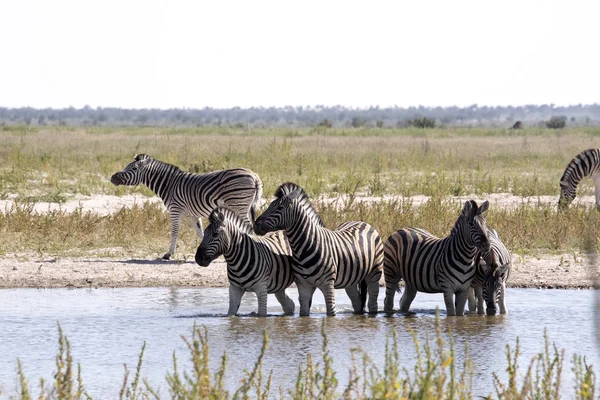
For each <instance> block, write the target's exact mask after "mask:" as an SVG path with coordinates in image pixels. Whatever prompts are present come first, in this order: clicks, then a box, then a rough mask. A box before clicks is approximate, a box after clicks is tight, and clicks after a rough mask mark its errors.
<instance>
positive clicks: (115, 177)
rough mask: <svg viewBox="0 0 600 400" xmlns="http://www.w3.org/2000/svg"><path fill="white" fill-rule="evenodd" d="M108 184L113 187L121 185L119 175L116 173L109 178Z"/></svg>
mask: <svg viewBox="0 0 600 400" xmlns="http://www.w3.org/2000/svg"><path fill="white" fill-rule="evenodd" d="M110 183H112V184H113V185H115V186H119V185H121V184H122V180H121V175H120V174H119V173H118V172H117V173H116V174H114V175H113V176H111V177H110Z"/></svg>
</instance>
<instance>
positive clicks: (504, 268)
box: [494, 263, 510, 277]
mask: <svg viewBox="0 0 600 400" xmlns="http://www.w3.org/2000/svg"><path fill="white" fill-rule="evenodd" d="M508 268H510V263H506V264H504V265H501V266H499V267H498V268H496V270H495V271H494V276H495V277H499V276H503V275H505V274H506V271H508Z"/></svg>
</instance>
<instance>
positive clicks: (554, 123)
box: [546, 117, 567, 129]
mask: <svg viewBox="0 0 600 400" xmlns="http://www.w3.org/2000/svg"><path fill="white" fill-rule="evenodd" d="M566 125H567V117H552V118H550V119H549V120H548V121H546V127H547V128H550V129H562V128H564V127H565V126H566Z"/></svg>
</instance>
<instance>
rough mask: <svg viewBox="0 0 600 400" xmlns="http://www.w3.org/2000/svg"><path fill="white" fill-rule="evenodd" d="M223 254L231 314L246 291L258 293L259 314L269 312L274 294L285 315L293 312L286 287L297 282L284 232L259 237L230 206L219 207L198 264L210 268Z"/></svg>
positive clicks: (207, 230)
mask: <svg viewBox="0 0 600 400" xmlns="http://www.w3.org/2000/svg"><path fill="white" fill-rule="evenodd" d="M220 255H223V256H224V257H225V261H226V262H227V276H228V277H229V282H230V285H229V311H228V314H229V315H235V314H236V313H237V311H238V309H239V307H240V302H241V301H242V296H243V295H244V292H255V293H256V297H257V298H258V316H260V317H264V316H266V315H267V294H268V293H275V297H276V298H277V300H278V301H279V303H280V304H281V307H282V308H283V312H284V313H285V314H293V313H294V308H295V306H294V302H293V301H292V299H290V298H289V297H288V296H287V295H286V294H285V289H286V288H287V287H289V286H290V285H291V284H292V282H294V271H292V255H291V249H290V246H289V244H288V241H287V239H286V237H285V234H284V233H283V232H282V231H277V232H272V233H269V234H268V235H265V236H256V235H254V234H253V232H252V225H250V224H249V223H248V222H247V221H244V220H242V219H241V218H240V217H239V216H238V215H237V214H235V213H234V212H233V211H231V210H230V209H228V208H226V207H223V206H220V207H217V208H216V209H215V210H214V211H213V212H212V213H211V214H210V216H209V225H208V226H207V227H206V229H205V230H204V238H203V239H202V243H200V246H198V250H197V251H196V263H198V265H200V266H202V267H208V265H209V264H210V263H211V261H212V260H214V259H215V258H217V257H219V256H220Z"/></svg>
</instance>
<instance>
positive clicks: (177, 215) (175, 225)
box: [162, 210, 183, 260]
mask: <svg viewBox="0 0 600 400" xmlns="http://www.w3.org/2000/svg"><path fill="white" fill-rule="evenodd" d="M169 214H170V216H171V245H170V246H169V251H168V252H167V253H165V254H164V255H163V256H162V258H163V260H168V259H170V258H171V256H172V255H173V254H175V243H177V236H179V227H180V226H181V218H182V216H183V215H182V212H181V210H169Z"/></svg>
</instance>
